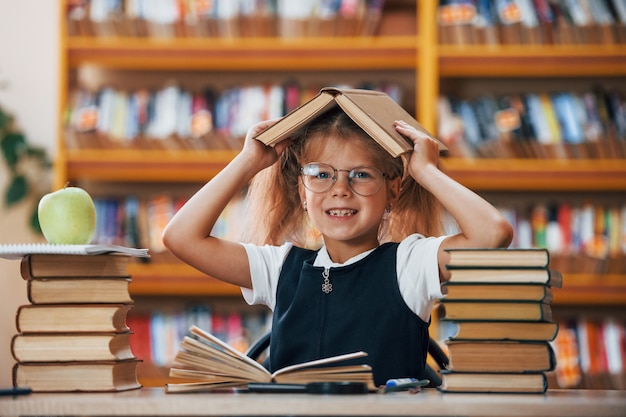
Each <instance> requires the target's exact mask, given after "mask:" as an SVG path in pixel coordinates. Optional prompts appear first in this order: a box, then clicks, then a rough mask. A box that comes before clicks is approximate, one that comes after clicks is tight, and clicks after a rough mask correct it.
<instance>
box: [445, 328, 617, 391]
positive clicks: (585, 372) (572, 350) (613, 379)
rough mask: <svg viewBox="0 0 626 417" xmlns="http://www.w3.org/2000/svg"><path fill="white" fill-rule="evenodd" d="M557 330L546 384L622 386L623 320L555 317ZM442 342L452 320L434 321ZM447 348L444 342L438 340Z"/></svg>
mask: <svg viewBox="0 0 626 417" xmlns="http://www.w3.org/2000/svg"><path fill="white" fill-rule="evenodd" d="M557 323H558V333H557V334H556V337H555V338H554V339H553V340H550V341H549V343H550V346H551V347H552V349H553V350H554V354H555V357H556V367H555V368H554V370H553V371H551V372H547V376H548V381H549V387H550V388H579V389H617V390H623V389H626V367H625V366H626V322H625V321H624V320H623V319H620V318H617V317H614V316H609V317H607V318H597V317H595V316H594V317H592V316H590V317H586V316H581V317H577V318H571V319H559V320H557ZM438 326H439V333H438V334H439V337H440V340H441V341H442V342H443V341H445V340H449V338H453V337H454V336H455V334H456V332H457V328H456V324H455V323H454V322H450V321H445V320H443V321H438ZM440 345H441V346H442V349H444V351H447V344H446V343H441V344H440Z"/></svg>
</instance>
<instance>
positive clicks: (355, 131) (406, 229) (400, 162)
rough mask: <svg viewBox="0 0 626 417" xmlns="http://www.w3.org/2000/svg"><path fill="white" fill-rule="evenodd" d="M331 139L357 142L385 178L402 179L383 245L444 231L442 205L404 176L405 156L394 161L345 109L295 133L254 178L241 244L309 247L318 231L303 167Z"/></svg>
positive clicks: (381, 235) (385, 223)
mask: <svg viewBox="0 0 626 417" xmlns="http://www.w3.org/2000/svg"><path fill="white" fill-rule="evenodd" d="M329 137H332V138H333V140H335V139H336V140H342V141H347V140H355V139H356V140H359V141H360V142H361V143H362V145H363V146H364V147H365V148H366V149H368V151H370V152H371V153H372V156H373V159H374V160H375V161H377V166H378V168H380V169H381V170H382V171H383V172H384V173H385V176H386V178H389V179H394V178H398V177H402V183H401V190H400V195H399V198H398V200H397V202H396V203H395V205H394V206H393V208H392V210H391V212H390V213H389V216H388V218H387V219H386V220H382V221H381V227H380V229H379V241H380V242H381V243H382V242H387V241H400V240H402V239H403V238H404V237H406V236H408V235H410V234H412V233H421V234H423V235H425V236H436V235H440V234H441V233H443V209H442V207H441V205H440V203H439V202H438V201H437V200H436V199H435V198H434V196H433V195H432V194H431V193H429V192H428V191H426V190H425V189H424V188H422V187H421V186H420V185H419V184H418V183H417V182H415V180H414V179H413V178H412V177H411V176H410V175H407V174H406V173H405V163H406V161H405V160H404V159H403V157H398V158H394V157H392V156H391V155H390V154H389V153H387V152H386V151H385V150H384V149H383V148H382V147H381V146H380V145H378V144H377V143H376V142H375V141H374V140H373V139H372V138H371V137H370V136H369V135H367V133H365V131H363V130H362V129H361V128H360V127H359V126H358V125H357V124H356V123H355V122H354V121H352V119H350V118H349V117H348V116H347V115H346V114H345V113H344V112H343V111H342V110H340V109H339V108H335V109H333V110H330V111H328V112H326V113H324V114H323V115H321V116H319V117H318V118H316V119H315V120H313V121H312V122H310V123H309V124H308V125H307V126H306V127H305V128H304V129H302V130H301V131H300V132H299V133H297V134H296V135H294V137H293V139H294V140H293V143H292V144H291V145H289V147H288V148H287V150H286V151H285V152H284V153H283V154H282V155H281V157H280V158H279V159H278V161H276V163H274V164H273V165H272V166H270V167H268V168H266V169H264V170H263V171H261V172H259V173H258V174H257V175H256V176H255V177H254V179H253V181H252V182H251V184H250V186H249V188H248V193H247V198H246V207H247V209H246V216H245V220H244V222H245V224H244V227H243V236H242V241H244V242H250V243H255V244H258V245H264V244H269V245H281V244H283V243H285V242H293V243H294V244H295V245H297V246H301V247H310V246H311V236H312V235H315V230H314V229H313V227H312V225H311V224H310V222H309V220H308V216H307V214H306V211H305V210H303V208H302V203H301V201H300V194H299V181H300V179H299V178H300V167H301V166H302V163H303V161H307V156H308V155H311V154H313V153H315V154H319V150H320V149H321V147H322V146H324V144H325V143H326V142H325V139H326V138H329ZM318 139H320V140H318ZM307 162H310V161H307Z"/></svg>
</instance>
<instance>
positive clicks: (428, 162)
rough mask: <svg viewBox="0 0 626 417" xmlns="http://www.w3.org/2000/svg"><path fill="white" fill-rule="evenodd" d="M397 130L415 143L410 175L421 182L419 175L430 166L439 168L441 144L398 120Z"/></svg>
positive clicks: (395, 125)
mask: <svg viewBox="0 0 626 417" xmlns="http://www.w3.org/2000/svg"><path fill="white" fill-rule="evenodd" d="M394 127H395V129H396V130H397V131H398V132H399V133H400V134H401V135H403V136H406V137H407V138H409V139H410V140H411V141H412V142H413V152H412V153H411V156H410V159H409V173H410V174H411V176H412V177H413V178H414V179H415V180H416V181H417V182H419V175H420V173H422V172H423V171H424V168H426V167H428V166H434V167H437V162H438V161H439V143H437V141H436V140H435V139H433V138H432V137H430V136H429V135H427V134H426V133H423V132H420V131H419V130H417V129H415V128H414V127H413V126H411V125H409V124H408V123H406V122H404V121H402V120H398V121H396V122H395V123H394Z"/></svg>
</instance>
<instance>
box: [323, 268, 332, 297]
mask: <svg viewBox="0 0 626 417" xmlns="http://www.w3.org/2000/svg"><path fill="white" fill-rule="evenodd" d="M322 278H324V282H323V283H322V292H323V293H324V294H328V293H330V292H331V291H332V290H333V284H331V283H330V268H324V271H322Z"/></svg>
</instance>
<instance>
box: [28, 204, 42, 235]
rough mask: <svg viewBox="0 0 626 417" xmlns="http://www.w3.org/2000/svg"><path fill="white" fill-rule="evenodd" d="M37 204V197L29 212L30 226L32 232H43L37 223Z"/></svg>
mask: <svg viewBox="0 0 626 417" xmlns="http://www.w3.org/2000/svg"><path fill="white" fill-rule="evenodd" d="M38 205H39V199H37V203H36V204H34V205H33V209H32V211H31V213H30V228H31V229H32V230H33V232H35V233H38V234H40V235H41V234H43V233H42V232H41V226H40V225H39V214H38V211H37V206H38Z"/></svg>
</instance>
